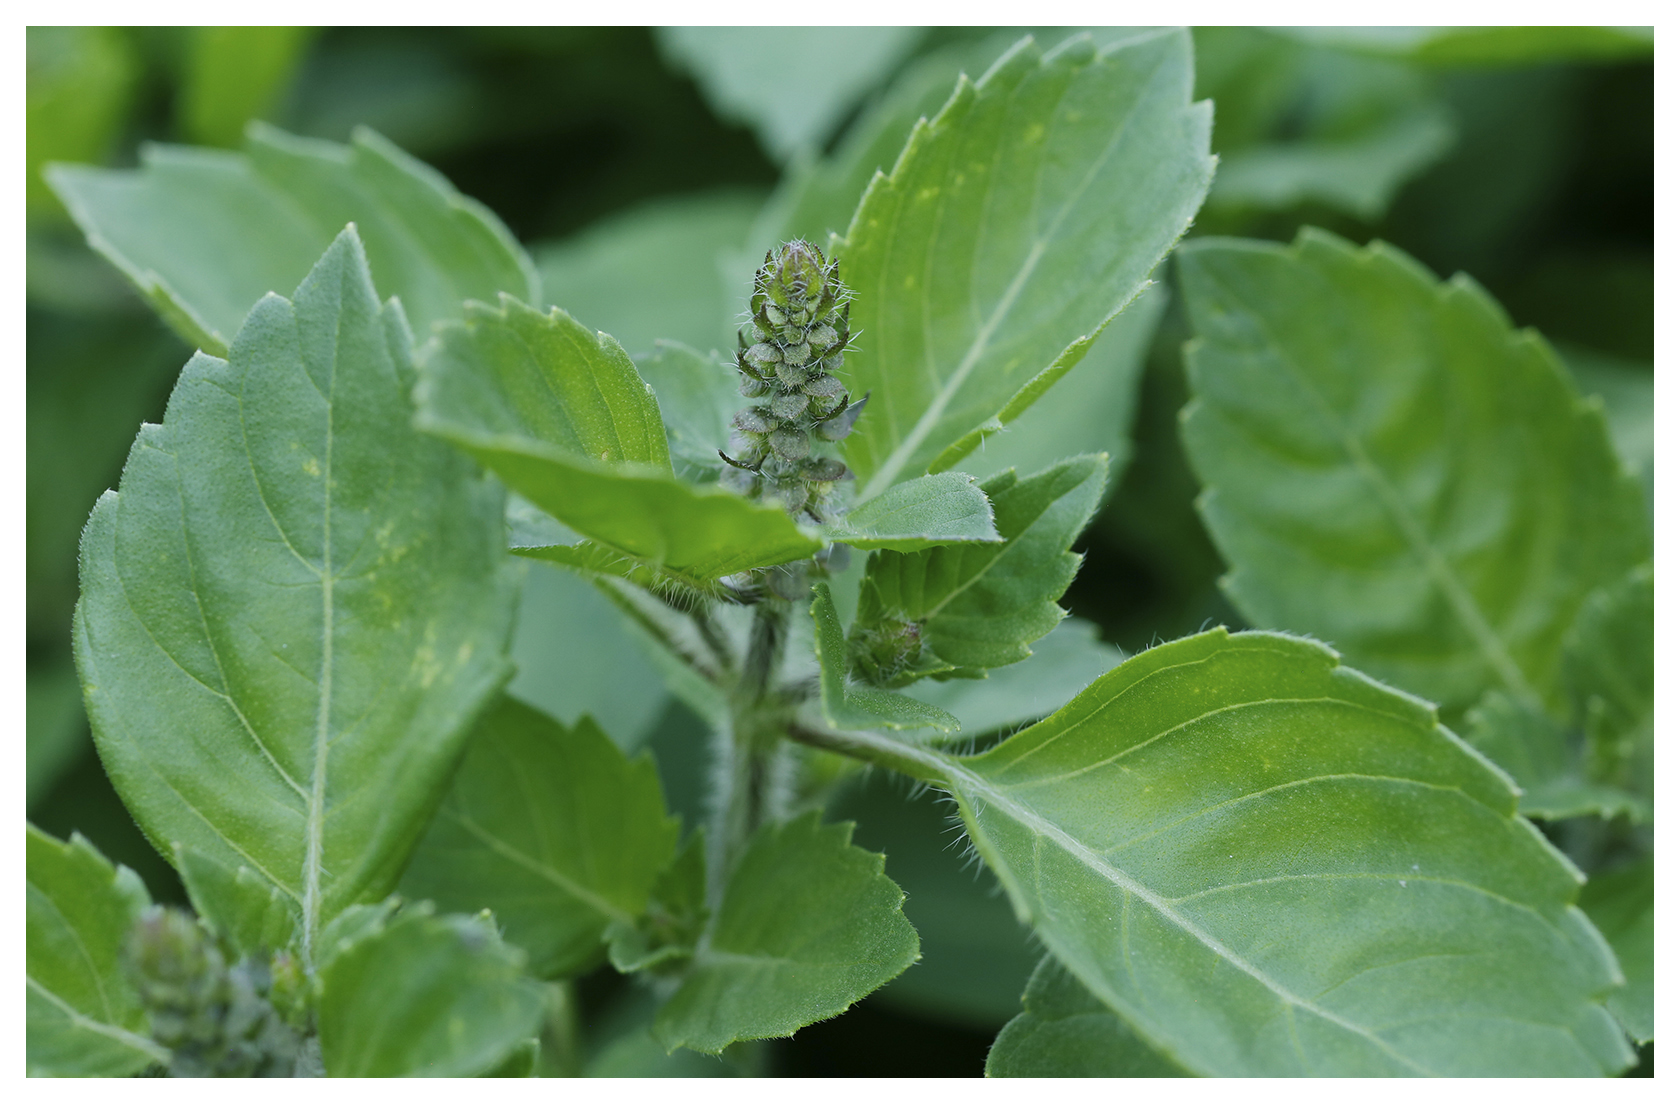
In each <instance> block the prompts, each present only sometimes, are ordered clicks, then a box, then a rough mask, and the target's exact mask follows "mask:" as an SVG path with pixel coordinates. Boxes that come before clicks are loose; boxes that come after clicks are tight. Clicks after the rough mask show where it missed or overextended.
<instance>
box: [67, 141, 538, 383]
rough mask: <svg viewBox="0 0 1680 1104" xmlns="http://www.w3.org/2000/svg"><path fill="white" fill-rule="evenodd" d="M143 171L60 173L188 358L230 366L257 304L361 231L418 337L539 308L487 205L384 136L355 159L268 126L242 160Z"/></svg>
mask: <svg viewBox="0 0 1680 1104" xmlns="http://www.w3.org/2000/svg"><path fill="white" fill-rule="evenodd" d="M140 164H141V167H140V168H138V169H94V168H86V167H80V166H68V165H65V166H56V167H53V168H52V169H51V170H50V171H49V172H48V179H49V180H50V181H51V183H52V185H53V188H54V189H55V190H56V191H57V192H58V194H59V195H60V196H61V197H62V198H63V200H64V203H65V206H67V207H69V208H70V212H71V214H72V215H73V216H74V217H75V219H76V223H77V225H78V226H80V227H81V228H82V230H83V231H84V232H85V233H86V234H87V235H88V243H89V244H90V245H91V246H92V247H93V248H94V249H96V250H98V251H99V252H100V253H102V254H104V255H105V257H106V258H107V259H108V260H110V261H111V263H112V264H114V265H116V266H117V268H118V269H120V270H121V271H122V273H123V275H125V276H127V277H128V278H129V280H131V281H132V282H133V283H134V285H135V287H136V288H138V289H139V291H140V294H141V295H142V296H143V297H145V299H146V300H147V302H149V303H151V305H152V306H153V307H154V308H155V309H156V310H157V311H158V313H159V314H161V315H162V316H163V318H164V320H165V321H166V322H168V323H169V325H170V326H172V327H173V328H174V329H175V331H176V332H177V333H179V334H180V335H181V336H182V337H183V338H185V339H186V341H187V342H188V343H189V344H192V345H197V346H198V347H199V348H201V349H203V350H204V351H205V352H207V353H212V354H215V355H218V356H225V355H226V353H227V348H228V343H229V341H230V340H231V339H232V336H233V334H235V333H236V332H237V331H238V330H239V327H240V324H241V323H242V322H243V321H244V319H245V313H246V312H247V311H248V310H250V309H251V304H252V303H255V302H256V301H257V300H258V299H261V298H262V297H263V296H264V295H265V294H267V293H269V292H277V293H280V294H284V293H285V292H286V291H288V290H289V289H291V288H293V287H296V286H297V284H298V283H299V281H301V280H302V279H303V278H304V276H305V275H307V274H308V273H309V271H310V269H311V268H312V267H313V266H314V263H315V260H316V258H318V257H319V256H320V255H321V254H322V252H323V251H324V250H325V249H326V248H327V246H328V245H329V244H330V243H331V242H332V241H333V240H334V238H335V237H336V236H337V235H338V233H339V231H341V230H343V229H344V226H345V224H346V223H349V222H354V223H355V224H356V229H357V232H358V233H359V234H360V235H361V238H362V240H363V242H364V243H365V244H366V249H367V256H368V264H369V266H370V267H371V269H372V271H373V279H374V284H375V286H376V287H378V289H379V293H380V295H381V297H388V296H392V295H395V296H396V297H397V298H399V299H401V300H402V304H403V310H404V312H405V313H406V315H407V317H408V319H409V321H410V323H412V324H413V326H414V327H415V329H416V331H417V332H418V333H419V335H420V336H421V337H422V338H424V337H425V335H426V334H427V333H429V332H430V330H431V327H432V324H433V323H435V322H440V321H443V320H445V319H451V318H456V317H459V315H460V313H461V303H462V301H463V300H466V299H481V300H485V301H487V302H488V301H494V300H495V298H496V294H497V293H498V292H502V291H506V292H511V293H513V294H515V295H518V296H520V297H521V298H524V299H528V300H531V301H533V302H535V301H536V300H537V299H538V298H539V288H538V282H537V274H536V269H535V267H534V266H533V265H532V264H531V261H530V258H528V257H527V256H526V255H525V253H524V251H523V250H522V249H521V248H520V247H519V244H518V243H517V242H516V241H514V239H513V235H511V234H510V233H508V230H507V228H506V227H504V226H503V225H502V224H501V222H500V221H498V220H497V219H496V217H495V216H494V215H493V214H491V213H490V211H489V210H488V209H487V208H485V207H484V206H483V205H482V204H479V203H477V202H475V201H473V200H471V199H468V198H466V197H464V196H462V195H461V194H460V193H458V192H457V191H455V189H454V188H452V187H450V185H449V183H448V182H447V181H445V180H444V179H443V178H442V177H441V176H439V175H438V174H437V173H436V172H435V171H434V170H432V169H431V168H429V167H427V166H426V165H423V164H421V163H420V162H419V161H416V160H414V159H413V158H411V157H409V156H408V155H407V154H405V153H403V152H402V151H401V150H399V149H397V148H396V147H395V146H393V145H392V144H391V143H389V142H387V141H386V140H385V139H384V138H381V137H380V136H379V135H377V134H375V133H374V132H372V131H370V130H366V129H358V130H357V131H356V132H355V134H354V135H353V136H352V139H351V143H350V145H348V146H342V145H338V144H336V143H332V142H322V141H317V140H315V139H309V138H297V137H293V136H292V135H289V134H286V133H284V132H282V131H279V130H276V129H274V128H273V127H269V126H265V125H262V124H253V125H252V127H251V128H250V130H249V132H248V135H247V140H246V145H245V150H244V152H243V153H231V152H223V151H220V150H208V149H195V148H190V147H185V146H153V145H148V146H144V147H142V149H141V153H140Z"/></svg>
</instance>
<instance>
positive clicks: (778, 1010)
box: [653, 811, 918, 1054]
mask: <svg viewBox="0 0 1680 1104" xmlns="http://www.w3.org/2000/svg"><path fill="white" fill-rule="evenodd" d="M851 837H852V826H851V825H850V824H828V825H825V824H823V823H822V821H821V816H820V814H819V813H817V812H815V811H813V812H811V813H808V814H806V815H804V816H800V817H797V818H795V819H793V820H791V821H786V822H783V823H780V824H770V825H766V826H765V827H763V828H761V829H760V830H759V831H758V833H757V834H755V835H754V837H753V839H752V840H751V842H750V843H749V844H748V846H747V850H746V852H745V853H744V854H743V855H742V856H741V860H740V863H739V865H737V867H736V868H735V871H734V873H733V874H732V875H731V877H730V879H729V885H728V886H727V888H726V889H725V890H724V894H723V900H722V902H721V903H720V904H719V906H718V914H717V916H716V918H715V920H714V922H713V924H712V926H711V928H710V929H709V931H708V932H707V937H706V938H705V939H704V940H703V941H702V943H701V945H700V946H699V947H698V948H697V949H696V950H695V954H694V965H693V969H692V970H691V971H690V973H689V974H688V976H687V977H685V978H684V979H683V982H682V985H681V986H680V987H679V988H678V989H677V991H676V993H675V994H673V995H672V997H671V999H670V1000H669V1001H668V1002H667V1003H666V1004H665V1006H664V1007H663V1008H661V1009H660V1010H659V1015H658V1017H657V1018H656V1019H655V1020H654V1025H653V1034H654V1037H655V1038H656V1039H658V1040H659V1041H660V1042H661V1043H663V1044H665V1047H666V1049H667V1050H675V1049H676V1048H677V1047H679V1046H686V1047H688V1048H690V1049H691V1050H700V1051H705V1052H707V1053H710V1054H715V1053H717V1052H718V1051H720V1050H722V1049H723V1048H724V1047H726V1046H728V1045H729V1044H730V1043H732V1042H734V1041H736V1040H739V1039H768V1038H776V1037H781V1036H786V1035H792V1034H793V1033H794V1032H795V1031H797V1030H799V1029H800V1028H801V1027H804V1026H805V1025H807V1024H812V1023H816V1022H817V1021H818V1020H826V1019H828V1018H829V1017H831V1016H837V1015H839V1014H840V1013H841V1012H844V1011H845V1010H846V1009H847V1008H850V1007H851V1006H852V1005H853V1004H854V1003H855V1002H857V1001H859V1000H862V999H863V998H864V997H865V996H867V995H868V994H869V993H871V992H872V991H874V990H875V989H878V988H879V987H880V986H882V985H884V984H885V983H886V982H888V981H890V980H891V979H892V978H894V977H896V976H898V974H900V973H902V972H903V971H904V969H905V968H906V967H908V966H909V965H910V964H911V963H912V962H914V961H916V957H917V947H918V944H917V940H916V929H914V928H912V927H911V926H910V922H909V921H908V920H906V919H905V918H904V913H903V911H902V910H901V909H900V906H901V905H902V904H903V901H904V893H903V891H902V890H900V889H899V888H898V886H896V885H894V884H893V881H892V879H890V878H888V877H887V876H886V875H885V874H884V873H882V857H881V856H880V855H878V854H873V853H871V852H868V851H864V850H863V849H861V848H858V847H853V846H852V845H851Z"/></svg>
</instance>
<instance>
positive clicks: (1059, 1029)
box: [986, 955, 1185, 1077]
mask: <svg viewBox="0 0 1680 1104" xmlns="http://www.w3.org/2000/svg"><path fill="white" fill-rule="evenodd" d="M1021 1004H1022V1006H1023V1008H1022V1012H1021V1014H1020V1015H1019V1016H1016V1017H1015V1018H1014V1019H1013V1020H1010V1021H1009V1022H1008V1023H1007V1024H1005V1025H1004V1027H1003V1030H1002V1031H1000V1032H998V1037H997V1040H996V1041H995V1042H993V1043H992V1049H991V1050H990V1051H988V1052H987V1053H986V1076H987V1077H1183V1076H1184V1075H1185V1074H1184V1071H1183V1070H1182V1069H1180V1068H1179V1067H1177V1066H1175V1065H1174V1064H1173V1063H1172V1062H1170V1061H1168V1060H1167V1059H1165V1058H1163V1057H1162V1056H1161V1055H1160V1054H1158V1053H1156V1052H1155V1051H1153V1050H1151V1049H1150V1048H1149V1045H1148V1044H1147V1043H1145V1042H1144V1041H1143V1040H1142V1039H1140V1038H1138V1037H1137V1033H1136V1032H1134V1031H1133V1030H1132V1029H1131V1028H1130V1027H1128V1026H1127V1025H1126V1021H1125V1020H1122V1019H1121V1018H1120V1017H1119V1016H1116V1015H1115V1014H1114V1010H1113V1009H1111V1008H1109V1007H1108V1005H1106V1004H1104V1003H1103V1002H1102V1001H1100V1000H1098V999H1097V998H1096V997H1094V996H1092V995H1091V991H1090V990H1089V989H1087V988H1085V987H1084V986H1083V985H1081V984H1080V983H1079V979H1078V978H1076V977H1074V976H1073V975H1072V974H1070V973H1068V972H1067V970H1066V968H1064V967H1063V966H1062V964H1061V963H1059V962H1057V961H1056V956H1055V955H1045V956H1044V958H1043V959H1042V960H1041V961H1040V962H1039V964H1038V968H1037V969H1036V970H1034V971H1033V975H1032V978H1031V979H1030V980H1029V981H1028V982H1027V990H1026V992H1024V993H1022V994H1021Z"/></svg>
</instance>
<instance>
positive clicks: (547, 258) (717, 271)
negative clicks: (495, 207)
mask: <svg viewBox="0 0 1680 1104" xmlns="http://www.w3.org/2000/svg"><path fill="white" fill-rule="evenodd" d="M856 198H857V197H856V194H855V193H854V194H853V202H856ZM762 203H763V201H762V197H760V196H758V195H755V194H753V193H741V192H708V193H702V194H700V195H683V196H675V197H671V198H665V199H658V200H654V201H651V202H649V203H646V204H642V205H640V206H637V207H632V208H631V209H630V210H628V211H625V212H623V213H621V214H615V215H611V216H609V217H607V218H604V219H601V220H599V221H598V222H594V223H591V224H590V225H589V226H588V227H586V228H585V229H584V230H582V231H581V232H579V233H577V234H575V235H573V236H572V237H569V238H567V239H566V240H564V241H561V242H552V243H546V244H541V245H537V246H535V247H533V249H532V252H533V253H535V255H536V260H537V271H538V272H540V273H541V274H542V287H543V295H544V297H545V301H546V302H548V303H553V304H557V305H558V306H561V307H564V308H565V310H566V313H568V314H570V315H571V316H572V317H574V318H587V319H589V320H591V321H592V322H594V323H595V324H596V325H597V326H599V327H601V328H602V329H603V330H605V331H607V332H608V333H610V334H612V335H613V336H614V337H616V338H618V340H619V342H620V343H622V344H623V345H624V347H625V348H626V349H629V350H630V351H631V352H632V353H633V354H635V355H636V356H637V359H638V361H639V360H640V357H641V354H643V353H645V352H647V351H649V350H651V349H654V348H655V345H656V342H657V340H658V339H660V338H666V339H669V340H672V341H679V342H682V343H684V344H687V345H692V346H693V347H694V348H696V349H698V350H701V351H702V352H704V351H706V350H709V349H733V348H734V347H735V326H736V324H737V321H736V320H737V316H738V315H739V314H740V313H741V308H742V306H743V305H744V303H745V299H746V293H747V290H748V287H749V281H750V280H751V269H750V268H749V269H748V271H747V273H745V274H744V275H742V276H741V277H740V278H739V279H736V278H735V277H734V275H733V273H731V272H730V271H729V267H728V266H729V258H731V257H732V251H734V250H738V249H739V248H740V247H741V243H742V242H743V241H745V240H746V237H747V231H748V229H749V228H750V227H751V226H752V223H753V219H754V217H755V216H756V215H757V213H758V209H759V207H760V206H762ZM643 374H644V376H646V373H643ZM647 378H648V379H649V380H650V382H652V383H653V385H654V387H655V389H656V390H658V391H659V399H660V404H661V405H663V406H666V407H667V408H668V407H669V402H668V400H667V398H666V395H665V392H664V389H662V388H660V387H659V381H658V380H654V379H652V377H647ZM724 381H725V388H724V389H725V390H726V391H728V392H729V393H730V394H731V395H732V396H734V395H735V382H736V374H735V372H734V368H733V366H731V367H730V371H729V373H728V374H727V375H725V376H724ZM736 400H737V404H738V403H739V397H738V396H736ZM666 413H667V414H669V409H667V411H666ZM730 413H732V414H733V413H734V411H731V412H730ZM728 439H729V435H728V434H727V433H725V434H724V436H723V438H722V439H721V440H720V441H719V442H718V444H722V443H724V442H726V441H728ZM672 444H673V446H674V445H675V442H674V441H673V442H672ZM712 447H713V448H717V447H718V445H716V444H714V445H713V446H712ZM713 459H716V456H715V454H714V456H713Z"/></svg>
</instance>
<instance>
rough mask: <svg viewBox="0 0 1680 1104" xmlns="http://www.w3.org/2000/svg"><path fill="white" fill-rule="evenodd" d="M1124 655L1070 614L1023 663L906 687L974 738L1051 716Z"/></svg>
mask: <svg viewBox="0 0 1680 1104" xmlns="http://www.w3.org/2000/svg"><path fill="white" fill-rule="evenodd" d="M1125 658H1126V655H1125V653H1124V652H1122V651H1121V650H1120V649H1119V648H1117V647H1115V646H1114V645H1112V644H1104V643H1103V642H1102V641H1101V640H1100V639H1099V638H1098V636H1097V626H1096V625H1094V624H1092V623H1091V622H1089V621H1084V620H1081V619H1080V618H1078V617H1069V618H1066V619H1064V620H1063V621H1062V623H1061V624H1059V625H1057V626H1056V627H1055V628H1054V629H1051V630H1050V633H1049V634H1048V635H1047V636H1045V637H1043V638H1041V639H1040V640H1038V641H1037V642H1036V643H1034V645H1033V652H1032V655H1031V656H1029V657H1027V658H1026V659H1024V660H1022V661H1021V662H1020V663H1012V664H1010V665H1009V666H1007V667H1000V668H997V669H994V670H991V671H988V672H986V677H985V678H978V679H973V678H955V679H950V680H949V681H946V682H939V681H936V680H933V679H926V680H923V681H921V682H918V683H914V684H913V685H911V686H908V687H906V688H905V690H904V693H905V694H906V695H908V696H909V697H912V698H915V699H916V700H918V701H924V702H927V703H928V704H929V705H932V706H937V707H938V708H940V709H943V710H945V711H947V712H948V713H950V714H951V715H952V716H954V717H956V718H957V720H958V721H960V722H962V729H961V732H962V735H963V737H964V738H972V737H975V736H984V735H986V734H987V733H989V732H1000V731H1003V730H1005V729H1010V728H1015V727H1018V726H1020V725H1023V724H1027V723H1030V722H1032V721H1036V720H1040V719H1042V718H1044V717H1048V716H1049V715H1050V714H1052V713H1054V712H1055V711H1056V710H1058V709H1060V708H1061V707H1062V706H1063V705H1065V704H1067V702H1068V700H1069V699H1070V698H1072V697H1073V696H1074V695H1075V694H1077V693H1079V692H1080V691H1081V690H1083V689H1085V687H1087V686H1089V685H1090V684H1091V683H1092V682H1093V681H1095V680H1096V678H1097V677H1098V676H1099V675H1103V674H1107V673H1108V672H1109V671H1110V670H1112V669H1113V668H1114V667H1115V666H1117V665H1118V664H1119V663H1120V661H1121V660H1123V659H1125ZM911 896H912V898H914V896H915V895H914V894H912V895H911ZM1011 999H1013V997H1011Z"/></svg>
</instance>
